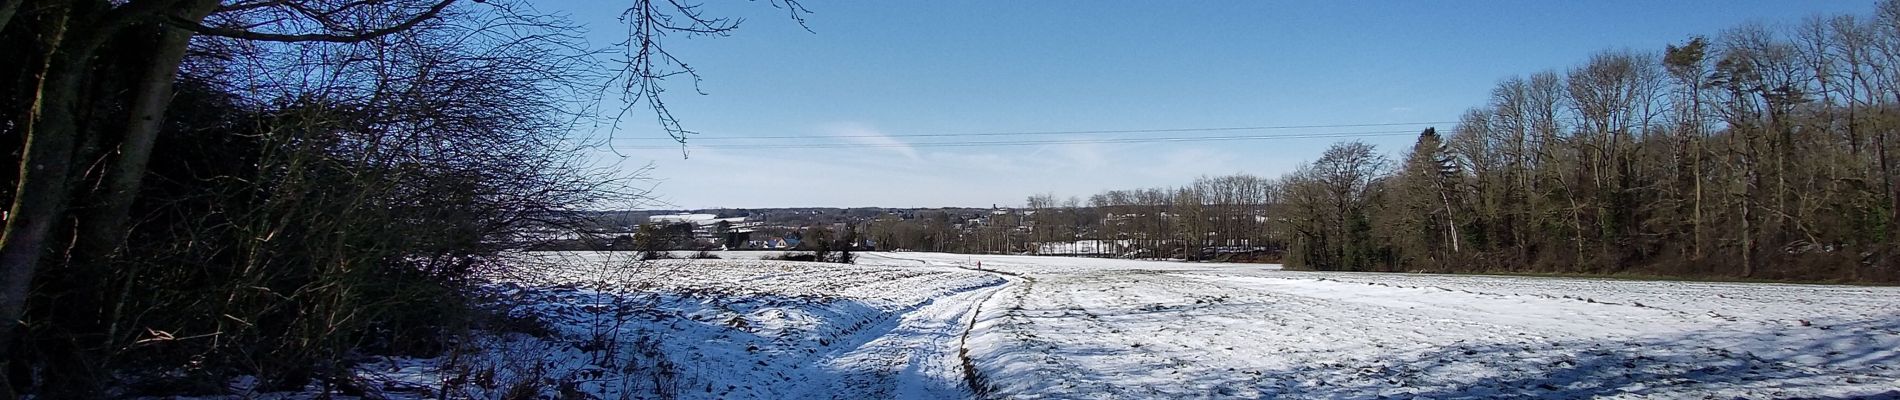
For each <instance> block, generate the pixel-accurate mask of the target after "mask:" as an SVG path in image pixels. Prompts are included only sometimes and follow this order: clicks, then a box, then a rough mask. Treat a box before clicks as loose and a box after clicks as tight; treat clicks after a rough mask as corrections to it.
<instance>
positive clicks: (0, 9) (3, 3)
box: [0, 0, 26, 31]
mask: <svg viewBox="0 0 1900 400" xmlns="http://www.w3.org/2000/svg"><path fill="white" fill-rule="evenodd" d="M25 2H26V0H0V31H6V30H7V22H8V21H12V20H13V14H14V13H17V12H19V11H20V3H25Z"/></svg>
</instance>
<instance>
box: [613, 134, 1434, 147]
mask: <svg viewBox="0 0 1900 400" xmlns="http://www.w3.org/2000/svg"><path fill="white" fill-rule="evenodd" d="M1417 134H1418V131H1414V130H1400V131H1372V132H1326V133H1301V134H1282V135H1245V136H1181V137H1145V138H1098V139H1051V140H992V141H965V142H923V143H795V142H794V143H784V144H768V143H747V144H725V145H721V144H713V145H692V146H689V147H695V148H706V149H854V148H894V147H987V146H1039V145H1065V144H1123V143H1172V142H1216V141H1248V140H1278V139H1315V138H1360V137H1386V136H1404V135H1417ZM833 137H836V136H833ZM802 138H805V137H801V139H802ZM815 138H822V137H815ZM613 147H614V148H617V149H677V148H679V147H678V146H613Z"/></svg>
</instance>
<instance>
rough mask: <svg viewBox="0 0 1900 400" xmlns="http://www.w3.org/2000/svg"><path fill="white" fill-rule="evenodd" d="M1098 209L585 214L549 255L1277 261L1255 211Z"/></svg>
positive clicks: (1259, 214)
mask: <svg viewBox="0 0 1900 400" xmlns="http://www.w3.org/2000/svg"><path fill="white" fill-rule="evenodd" d="M1179 214H1180V213H1178V212H1173V211H1170V210H1160V209H1147V210H1142V209H1116V208H1103V207H1048V208H1015V207H991V208H871V207H867V208H770V209H704V210H653V211H613V212H594V213H592V214H590V215H589V216H588V218H587V219H588V221H589V224H588V225H587V226H586V227H585V228H584V229H579V230H575V231H573V232H567V233H562V234H560V236H559V240H554V241H550V244H549V245H547V246H544V249H554V250H654V249H659V250H760V251H794V250H808V249H809V247H811V244H812V243H811V242H812V241H813V240H824V241H826V242H827V243H833V246H836V243H841V242H848V243H851V245H850V247H851V248H852V249H853V250H860V251H936V252H953V253H973V254H1038V255H1069V256H1089V257H1122V258H1178V259H1217V258H1218V259H1222V260H1227V261H1259V260H1277V257H1278V252H1279V250H1280V248H1281V245H1280V244H1279V243H1278V241H1277V240H1275V239H1273V236H1274V234H1273V233H1272V232H1271V231H1270V230H1269V229H1267V225H1268V224H1267V222H1268V219H1267V218H1266V217H1265V216H1264V215H1263V214H1264V213H1263V212H1262V211H1260V210H1244V211H1243V210H1235V212H1230V213H1205V216H1203V217H1201V218H1198V220H1199V221H1200V222H1199V223H1191V224H1190V223H1182V221H1181V220H1182V217H1181V215H1179Z"/></svg>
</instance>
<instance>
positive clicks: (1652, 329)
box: [868, 253, 1900, 398]
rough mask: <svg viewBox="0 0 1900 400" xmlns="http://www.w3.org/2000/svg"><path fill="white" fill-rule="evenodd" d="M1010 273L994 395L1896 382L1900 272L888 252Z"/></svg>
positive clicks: (993, 312) (1642, 393)
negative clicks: (1381, 268) (1834, 281)
mask: <svg viewBox="0 0 1900 400" xmlns="http://www.w3.org/2000/svg"><path fill="white" fill-rule="evenodd" d="M868 259H873V260H874V261H872V262H879V263H888V264H891V265H902V264H906V263H909V264H911V265H919V264H926V265H934V266H942V265H952V266H973V265H974V264H975V262H977V261H981V262H982V264H983V266H984V267H985V268H986V269H993V270H996V271H998V272H1006V273H1010V274H1014V275H1016V276H1018V278H1015V279H1012V283H1011V284H1010V285H1008V286H1007V287H1004V288H1002V289H1000V290H999V291H998V292H997V294H996V295H995V296H992V297H990V298H989V300H988V301H987V302H985V304H983V306H982V310H983V311H982V313H981V316H980V317H979V320H978V322H977V324H976V330H975V331H974V332H973V333H972V336H971V339H970V347H971V348H970V357H971V358H972V359H974V362H975V365H976V366H977V367H978V370H979V372H980V374H981V375H982V377H983V380H984V381H985V382H987V387H986V388H985V389H986V390H985V392H986V394H987V395H989V396H990V397H997V398H1232V397H1241V398H1259V397H1268V398H1284V397H1292V398H1363V397H1379V396H1394V397H1401V398H1409V397H1429V398H1491V397H1562V398H1572V397H1629V398H1680V397H1703V396H1715V397H1721V398H1732V397H1746V398H1779V397H1808V396H1866V395H1875V396H1882V397H1900V392H1896V391H1895V390H1897V388H1900V370H1897V369H1896V367H1894V366H1891V365H1889V364H1900V350H1896V348H1900V311H1896V310H1900V307H1897V306H1900V289H1896V288H1865V287H1845V286H1813V285H1762V284H1719V283H1685V282H1634V281H1604V280H1584V279H1535V278H1513V277H1482V276H1433V275H1399V274H1344V273H1300V272H1283V271H1274V270H1268V269H1263V268H1261V267H1260V266H1248V265H1213V264H1180V263H1145V262H1136V261H1123V260H1091V259H1063V258H1034V257H1011V256H976V257H972V256H965V255H948V254H925V253H897V254H890V255H882V256H881V257H879V256H873V257H869V258H868Z"/></svg>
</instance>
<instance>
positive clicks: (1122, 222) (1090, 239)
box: [866, 174, 1283, 260]
mask: <svg viewBox="0 0 1900 400" xmlns="http://www.w3.org/2000/svg"><path fill="white" fill-rule="evenodd" d="M1274 188H1275V186H1274V181H1272V180H1270V179H1265V178H1261V177H1258V176H1253V175H1246V174H1236V175H1229V176H1218V177H1202V178H1200V179H1196V180H1195V181H1194V182H1193V183H1192V184H1189V185H1187V186H1182V187H1168V188H1146V189H1130V190H1109V191H1104V192H1102V193H1098V194H1095V195H1092V196H1089V198H1088V200H1086V202H1084V200H1082V199H1081V198H1078V197H1070V198H1067V199H1058V198H1057V197H1056V195H1054V194H1040V195H1034V196H1030V197H1029V198H1028V199H1027V200H1026V206H1025V207H1024V208H1022V209H1011V210H998V211H992V212H977V213H949V212H920V213H918V215H917V217H916V218H912V219H901V218H898V217H895V216H887V217H885V218H882V219H879V220H876V221H872V222H870V223H869V224H867V225H868V227H867V229H866V231H867V233H868V237H869V238H871V239H872V240H873V241H874V242H876V243H877V247H878V248H879V249H882V250H888V249H905V250H920V251H944V252H957V253H1015V254H1083V255H1099V256H1117V257H1134V258H1184V259H1195V260H1199V259H1210V258H1214V257H1216V256H1217V255H1218V254H1221V253H1256V252H1264V253H1275V254H1277V253H1278V251H1279V250H1280V249H1281V248H1282V247H1283V246H1282V239H1281V238H1280V237H1279V234H1278V232H1277V231H1275V230H1274V229H1273V228H1272V224H1271V223H1270V219H1269V218H1268V214H1269V212H1268V209H1269V208H1270V207H1272V206H1273V205H1274V203H1273V200H1274V198H1275V195H1276V192H1275V189H1274ZM1077 242H1086V243H1077ZM1268 258H1277V257H1268Z"/></svg>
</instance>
